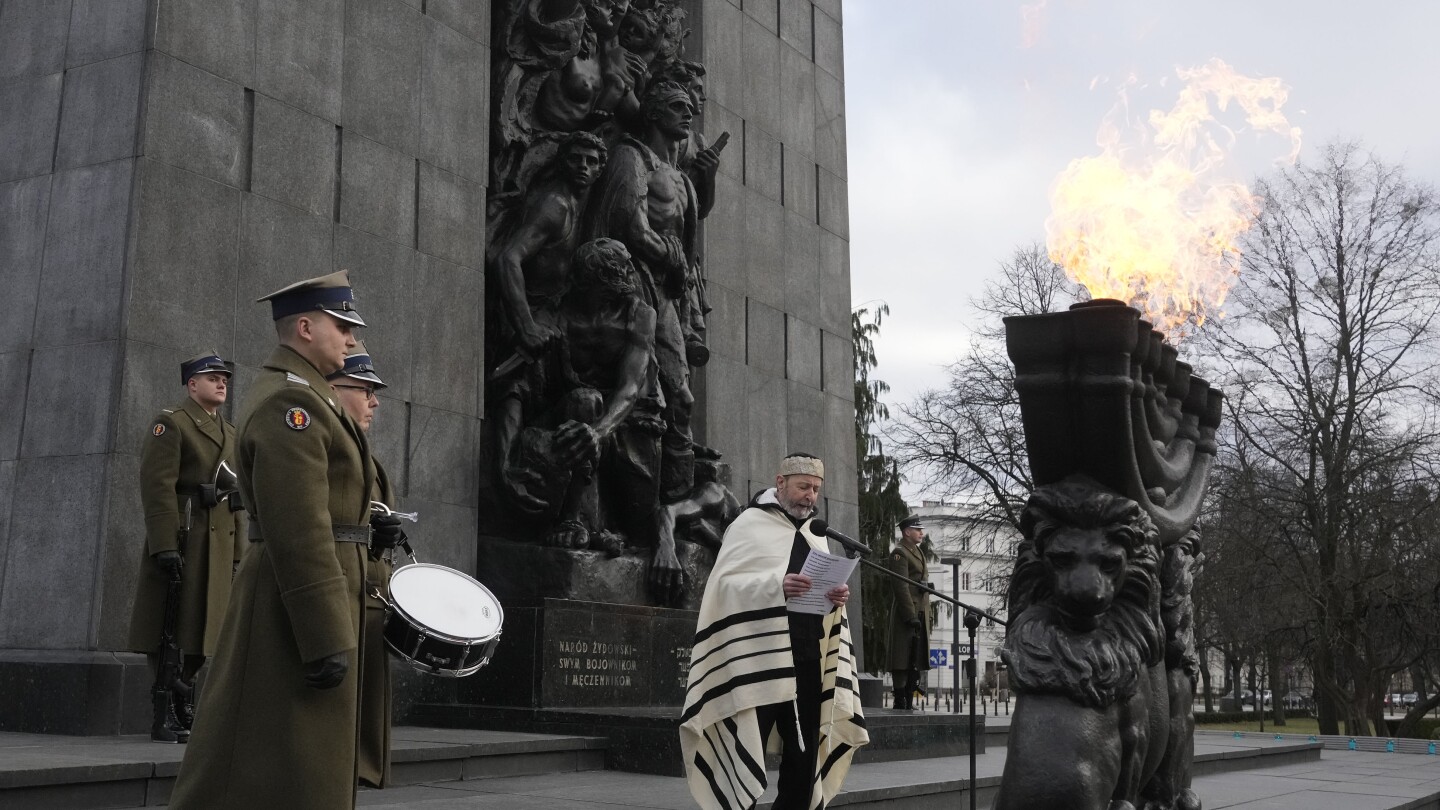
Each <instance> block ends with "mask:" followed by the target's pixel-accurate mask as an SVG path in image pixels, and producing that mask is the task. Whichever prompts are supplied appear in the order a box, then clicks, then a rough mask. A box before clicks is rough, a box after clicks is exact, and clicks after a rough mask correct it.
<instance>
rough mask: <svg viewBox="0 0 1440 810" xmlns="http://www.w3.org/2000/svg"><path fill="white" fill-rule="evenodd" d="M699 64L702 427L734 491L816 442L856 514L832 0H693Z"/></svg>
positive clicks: (844, 521)
mask: <svg viewBox="0 0 1440 810" xmlns="http://www.w3.org/2000/svg"><path fill="white" fill-rule="evenodd" d="M688 8H689V10H690V12H691V20H690V22H691V27H692V28H693V29H694V32H693V33H692V34H691V37H690V39H689V40H688V41H687V42H688V44H687V47H688V49H689V50H688V53H689V56H690V58H694V59H697V60H698V61H700V62H703V63H704V65H705V69H706V82H707V90H708V93H709V103H708V105H707V106H706V109H705V115H704V119H703V122H702V127H703V130H704V132H705V134H706V136H707V137H708V138H709V139H710V140H711V141H712V142H713V141H714V140H715V139H716V138H717V137H718V136H719V135H720V133H721V132H729V133H730V143H729V145H728V146H727V148H726V150H725V152H724V154H723V155H722V157H721V164H720V173H719V177H718V178H717V180H716V190H715V208H714V210H713V211H712V212H711V214H710V216H709V218H708V219H707V220H706V221H705V248H704V258H705V271H706V274H707V277H708V280H709V288H708V291H709V295H710V303H711V306H713V307H714V311H713V312H712V313H711V321H710V323H711V326H710V343H711V350H712V352H713V354H712V358H711V360H710V363H709V365H707V366H705V367H704V368H703V369H701V370H700V371H699V374H698V378H699V382H698V384H697V386H696V387H697V389H698V394H697V396H698V398H699V399H700V401H701V403H702V407H701V409H700V414H699V416H698V419H697V422H698V424H699V429H698V430H699V434H700V436H701V438H702V440H703V441H705V442H706V443H708V444H709V445H711V446H713V447H715V448H716V449H718V450H720V451H721V452H723V453H725V456H726V458H727V460H729V461H730V463H731V465H732V470H731V482H732V483H731V486H732V489H734V490H735V491H736V493H737V495H741V496H742V498H743V497H748V496H749V495H750V494H752V493H754V492H755V491H756V490H759V489H762V488H764V487H768V486H771V485H772V483H773V480H774V475H775V468H776V466H777V464H778V463H779V460H780V458H781V457H782V456H784V455H785V454H786V453H787V452H792V451H802V452H810V453H814V454H815V455H819V456H822V457H823V458H824V459H825V465H826V473H827V475H826V481H825V491H824V495H825V501H826V509H825V511H826V512H828V520H829V521H830V523H832V524H833V525H834V526H835V527H836V528H838V529H840V530H842V531H845V532H848V533H854V532H855V531H857V530H858V528H859V508H858V505H857V504H858V495H857V493H856V478H855V475H856V471H855V441H854V431H855V416H854V372H853V370H852V359H851V354H852V351H851V342H850V250H849V227H848V222H849V213H848V207H847V203H846V193H847V192H846V182H845V178H846V169H845V91H844V68H843V53H842V46H841V39H840V30H841V28H840V25H841V11H840V2H839V0H743V1H742V0H708V1H707V2H703V3H700V2H695V3H692V4H690V6H689V7H688Z"/></svg>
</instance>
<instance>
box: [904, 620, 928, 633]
mask: <svg viewBox="0 0 1440 810" xmlns="http://www.w3.org/2000/svg"><path fill="white" fill-rule="evenodd" d="M905 623H906V624H908V625H910V629H911V630H924V629H925V622H922V621H920V620H919V619H911V620H910V621H908V622H905Z"/></svg>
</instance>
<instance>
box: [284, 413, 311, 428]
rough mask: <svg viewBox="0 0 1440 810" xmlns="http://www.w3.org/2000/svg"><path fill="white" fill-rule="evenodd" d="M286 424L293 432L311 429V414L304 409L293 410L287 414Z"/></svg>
mask: <svg viewBox="0 0 1440 810" xmlns="http://www.w3.org/2000/svg"><path fill="white" fill-rule="evenodd" d="M285 424H286V426H287V427H289V428H291V429H292V430H304V429H305V428H308V427H310V414H309V412H307V411H306V410H305V409H304V408H291V409H290V410H288V411H286V412H285Z"/></svg>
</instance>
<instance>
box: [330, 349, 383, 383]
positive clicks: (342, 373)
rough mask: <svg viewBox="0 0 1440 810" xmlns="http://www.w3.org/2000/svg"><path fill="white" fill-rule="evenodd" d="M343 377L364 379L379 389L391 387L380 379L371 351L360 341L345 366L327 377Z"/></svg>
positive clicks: (332, 379) (347, 358)
mask: <svg viewBox="0 0 1440 810" xmlns="http://www.w3.org/2000/svg"><path fill="white" fill-rule="evenodd" d="M341 377H351V378H353V379H356V380H364V381H365V382H368V383H370V384H372V385H374V386H375V389H376V390H377V391H378V390H379V389H381V388H389V386H387V385H386V384H385V381H384V380H382V379H380V375H379V374H376V373H375V361H373V360H371V359H370V353H369V352H368V351H366V350H365V344H364V343H360V342H358V341H357V342H356V343H355V350H354V351H353V352H351V353H350V356H348V357H346V358H345V367H344V368H342V369H340V370H339V371H337V372H335V373H334V374H331V375H330V376H329V377H326V378H325V379H327V380H330V381H332V382H333V381H335V380H338V379H340V378H341Z"/></svg>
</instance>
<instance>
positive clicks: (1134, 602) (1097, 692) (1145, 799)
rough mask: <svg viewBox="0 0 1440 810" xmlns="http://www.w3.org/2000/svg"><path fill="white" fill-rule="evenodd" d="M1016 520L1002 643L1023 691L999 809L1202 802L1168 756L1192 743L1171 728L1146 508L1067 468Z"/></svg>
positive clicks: (1164, 807) (1157, 577)
mask: <svg viewBox="0 0 1440 810" xmlns="http://www.w3.org/2000/svg"><path fill="white" fill-rule="evenodd" d="M1021 531H1022V533H1023V535H1024V539H1023V542H1022V543H1021V544H1020V546H1019V548H1018V550H1017V558H1016V562H1015V570H1014V572H1013V574H1012V576H1011V581H1010V592H1009V599H1010V604H1009V610H1010V616H1011V617H1012V618H1011V622H1010V626H1009V630H1008V634H1007V637H1006V641H1005V647H1004V649H1003V650H1002V652H1001V657H1002V658H1003V659H1004V661H1005V663H1006V664H1007V665H1008V666H1009V671H1010V683H1011V686H1012V688H1013V689H1014V690H1015V692H1016V693H1017V695H1018V700H1017V703H1016V708H1015V714H1014V717H1013V718H1012V721H1011V729H1010V739H1009V743H1008V756H1007V759H1006V762H1005V773H1004V776H1003V778H1002V782H1001V787H1000V791H999V794H998V796H997V798H996V801H995V805H994V807H995V810H1038V808H1044V810H1135V808H1137V807H1141V808H1144V809H1145V810H1199V808H1200V802H1199V800H1198V799H1197V798H1196V797H1195V794H1194V793H1193V792H1191V791H1190V790H1189V789H1188V787H1184V786H1182V783H1188V767H1184V766H1178V767H1177V765H1176V764H1175V763H1167V762H1166V761H1165V760H1166V758H1167V757H1171V756H1177V755H1180V754H1183V752H1184V751H1186V750H1188V749H1187V748H1186V747H1185V745H1183V744H1182V743H1181V742H1180V741H1178V740H1173V741H1172V739H1171V725H1172V722H1171V720H1172V714H1173V712H1172V699H1171V696H1170V694H1169V692H1170V685H1171V684H1170V677H1169V674H1168V673H1167V668H1166V633H1165V625H1164V622H1163V620H1162V572H1161V559H1162V555H1161V548H1160V544H1159V539H1158V537H1157V532H1156V530H1155V526H1154V524H1153V523H1152V522H1151V520H1150V518H1149V516H1148V515H1147V514H1146V513H1145V511H1144V510H1143V509H1142V508H1141V507H1140V506H1139V504H1137V503H1135V502H1134V501H1132V500H1130V499H1128V498H1125V497H1122V496H1120V495H1117V494H1114V493H1113V492H1110V491H1108V490H1105V489H1104V488H1102V487H1101V486H1100V485H1098V484H1096V483H1095V482H1093V481H1090V480H1089V479H1084V478H1073V479H1067V480H1066V481H1064V482H1061V483H1059V484H1055V485H1051V486H1047V487H1042V488H1040V489H1037V490H1036V491H1035V492H1034V494H1032V495H1031V497H1030V501H1029V503H1028V504H1026V507H1025V510H1024V512H1023V515H1022V518H1021ZM1185 713H1186V716H1188V713H1189V707H1188V704H1187V705H1186V706H1185ZM1179 725H1180V727H1181V728H1179V729H1176V732H1177V733H1186V734H1188V729H1187V728H1185V724H1184V723H1180V724H1179ZM1157 774H1163V775H1164V776H1161V777H1159V778H1157Z"/></svg>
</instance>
